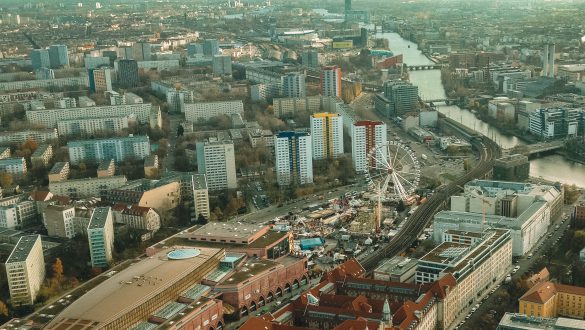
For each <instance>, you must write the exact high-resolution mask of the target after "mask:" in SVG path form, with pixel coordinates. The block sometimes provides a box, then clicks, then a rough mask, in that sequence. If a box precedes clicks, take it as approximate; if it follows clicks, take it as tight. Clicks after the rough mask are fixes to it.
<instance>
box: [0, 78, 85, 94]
mask: <svg viewBox="0 0 585 330" xmlns="http://www.w3.org/2000/svg"><path fill="white" fill-rule="evenodd" d="M81 86H83V87H87V86H88V79H87V76H81V77H67V78H56V79H42V80H22V81H11V82H0V92H9V91H17V90H31V89H44V88H56V87H58V88H63V87H81Z"/></svg>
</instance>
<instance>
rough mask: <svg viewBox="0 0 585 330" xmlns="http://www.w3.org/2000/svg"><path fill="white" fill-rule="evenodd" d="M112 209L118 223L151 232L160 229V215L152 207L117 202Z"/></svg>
mask: <svg viewBox="0 0 585 330" xmlns="http://www.w3.org/2000/svg"><path fill="white" fill-rule="evenodd" d="M112 211H113V213H114V220H115V221H116V223H121V224H125V225H127V226H128V227H130V228H134V229H140V230H146V231H149V232H156V231H158V230H159V229H160V215H159V214H158V213H157V212H156V211H155V210H154V209H153V208H152V207H142V206H138V205H126V204H116V205H114V206H113V207H112Z"/></svg>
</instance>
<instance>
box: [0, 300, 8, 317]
mask: <svg viewBox="0 0 585 330" xmlns="http://www.w3.org/2000/svg"><path fill="white" fill-rule="evenodd" d="M0 315H3V316H8V307H6V304H5V303H4V301H2V300H0Z"/></svg>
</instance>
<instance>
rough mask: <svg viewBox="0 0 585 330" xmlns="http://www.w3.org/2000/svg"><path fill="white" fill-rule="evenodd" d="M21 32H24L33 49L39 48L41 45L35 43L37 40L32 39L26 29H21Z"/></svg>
mask: <svg viewBox="0 0 585 330" xmlns="http://www.w3.org/2000/svg"><path fill="white" fill-rule="evenodd" d="M22 34H24V36H25V38H26V39H28V41H29V42H30V43H31V45H32V46H33V49H41V48H42V47H41V46H39V44H37V42H36V41H35V40H34V39H33V37H32V36H31V35H30V33H28V32H27V31H23V32H22Z"/></svg>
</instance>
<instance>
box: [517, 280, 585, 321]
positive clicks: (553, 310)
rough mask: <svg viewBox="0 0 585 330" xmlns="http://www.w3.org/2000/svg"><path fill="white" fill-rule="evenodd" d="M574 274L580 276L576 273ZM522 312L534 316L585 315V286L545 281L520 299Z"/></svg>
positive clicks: (578, 316)
mask: <svg viewBox="0 0 585 330" xmlns="http://www.w3.org/2000/svg"><path fill="white" fill-rule="evenodd" d="M574 276H579V275H578V274H575V275H574ZM518 310H519V311H520V314H525V315H528V316H534V317H559V316H561V317H570V318H574V319H580V320H583V318H584V317H585V288H583V287H578V286H571V285H565V284H558V283H553V282H550V281H544V282H540V283H538V284H536V285H535V286H533V287H532V288H530V289H529V290H528V291H527V292H526V293H525V294H524V295H523V296H522V297H520V299H518Z"/></svg>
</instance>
